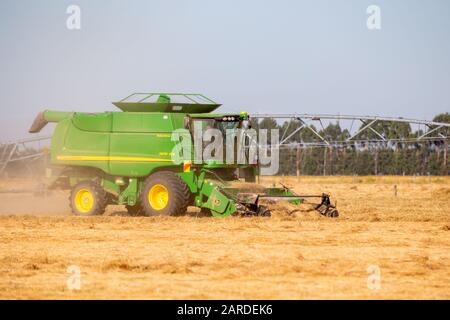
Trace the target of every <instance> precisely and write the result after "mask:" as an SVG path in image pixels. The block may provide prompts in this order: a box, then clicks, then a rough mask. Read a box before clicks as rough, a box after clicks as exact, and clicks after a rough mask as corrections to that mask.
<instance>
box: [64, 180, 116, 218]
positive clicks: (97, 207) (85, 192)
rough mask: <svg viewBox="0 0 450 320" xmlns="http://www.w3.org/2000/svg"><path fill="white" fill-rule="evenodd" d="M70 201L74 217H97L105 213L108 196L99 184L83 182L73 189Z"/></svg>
mask: <svg viewBox="0 0 450 320" xmlns="http://www.w3.org/2000/svg"><path fill="white" fill-rule="evenodd" d="M69 201H70V208H71V209H72V213H73V214H74V215H76V216H96V215H100V214H103V213H104V212H105V208H106V206H107V195H106V192H105V190H103V188H102V187H101V186H99V185H98V184H97V183H95V182H93V181H82V182H80V183H78V184H76V185H75V186H74V187H73V188H72V190H71V192H70V197H69Z"/></svg>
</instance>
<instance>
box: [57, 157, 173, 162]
mask: <svg viewBox="0 0 450 320" xmlns="http://www.w3.org/2000/svg"><path fill="white" fill-rule="evenodd" d="M56 159H57V160H61V161H131V162H172V160H171V159H161V158H145V157H111V156H57V157H56Z"/></svg>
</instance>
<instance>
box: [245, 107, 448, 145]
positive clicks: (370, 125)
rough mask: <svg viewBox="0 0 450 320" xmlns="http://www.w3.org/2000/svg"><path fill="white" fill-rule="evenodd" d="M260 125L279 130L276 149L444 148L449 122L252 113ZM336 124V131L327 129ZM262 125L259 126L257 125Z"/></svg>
mask: <svg viewBox="0 0 450 320" xmlns="http://www.w3.org/2000/svg"><path fill="white" fill-rule="evenodd" d="M251 119H257V120H258V122H259V123H260V124H261V121H263V120H264V119H273V120H275V121H276V123H277V125H278V127H279V128H280V136H279V137H280V140H279V141H280V142H279V144H278V146H279V147H280V148H288V149H290V148H299V147H300V148H309V147H334V148H340V147H348V146H375V147H389V146H395V145H398V144H407V143H410V144H414V143H433V142H439V143H444V144H446V145H447V142H448V140H449V139H450V123H441V122H434V121H426V120H415V119H405V118H392V117H378V116H351V115H329V114H297V113H292V114H252V115H251ZM336 123H337V124H339V128H340V129H337V128H334V129H333V128H332V127H328V125H330V124H336ZM261 126H263V125H261Z"/></svg>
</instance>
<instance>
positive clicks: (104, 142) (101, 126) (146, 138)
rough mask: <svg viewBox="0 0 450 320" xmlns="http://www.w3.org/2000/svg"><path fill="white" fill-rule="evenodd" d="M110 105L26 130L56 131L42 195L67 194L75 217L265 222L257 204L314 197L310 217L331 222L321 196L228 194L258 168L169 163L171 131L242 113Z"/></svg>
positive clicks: (204, 106) (166, 104)
mask: <svg viewBox="0 0 450 320" xmlns="http://www.w3.org/2000/svg"><path fill="white" fill-rule="evenodd" d="M180 101H181V102H180ZM114 105H115V106H117V107H118V108H119V109H121V110H122V112H103V113H80V112H61V111H44V112H41V113H40V114H39V115H38V116H37V117H36V119H35V121H34V123H33V125H32V126H31V128H30V130H29V132H30V133H37V132H39V131H40V130H41V129H42V128H43V127H44V126H45V125H46V124H47V123H49V122H56V123H57V125H56V127H55V130H54V134H53V136H52V141H51V150H50V159H51V160H50V167H49V169H50V170H48V175H47V179H48V182H47V188H48V189H63V190H70V206H71V209H72V212H73V213H74V214H75V215H100V214H103V213H104V211H105V208H106V207H107V206H108V205H125V206H126V208H127V210H128V212H129V213H130V214H131V215H146V216H154V215H180V214H184V213H185V212H186V210H187V207H188V206H195V207H198V208H201V211H202V212H203V213H207V214H211V215H212V216H214V217H226V216H230V215H259V216H270V210H269V208H268V207H267V206H266V205H261V203H262V202H264V203H265V202H267V203H269V204H270V203H272V202H274V201H282V200H284V201H290V202H291V203H295V204H299V203H302V202H305V201H306V200H307V198H316V197H317V198H318V199H320V203H317V204H315V205H314V208H315V209H316V210H317V211H319V212H320V213H321V214H323V215H325V216H328V217H337V216H338V212H337V210H336V208H335V206H333V205H332V204H331V203H330V198H329V196H328V195H326V194H323V195H319V196H306V195H305V196H300V195H296V194H294V193H293V192H291V191H290V190H289V189H288V188H286V187H281V188H265V189H263V188H261V189H258V190H249V189H242V188H233V187H231V186H230V182H233V181H241V180H245V181H247V182H254V181H255V177H256V175H257V174H258V170H259V168H258V165H251V164H227V163H220V162H217V161H216V162H214V161H212V162H211V161H204V162H201V163H197V162H190V161H184V162H183V163H177V162H176V161H174V160H173V159H172V155H173V148H174V146H175V144H176V143H177V142H176V141H172V139H171V137H172V133H173V132H174V131H175V130H177V129H189V130H191V128H193V127H194V125H195V123H196V122H199V123H200V124H201V125H202V126H203V127H205V126H206V125H207V126H209V127H213V128H216V129H219V130H224V128H226V129H230V128H231V129H238V128H242V127H243V125H244V123H245V122H248V121H249V116H248V115H247V113H245V112H242V113H240V114H217V113H212V112H213V111H214V110H216V109H217V108H218V107H219V106H220V104H218V103H216V102H214V101H213V100H211V99H209V98H207V97H205V96H204V95H201V94H169V93H145V94H143V93H136V94H132V95H130V96H128V97H126V98H125V99H123V100H121V101H119V102H114ZM193 152H194V151H193V150H192V153H193ZM239 179H241V180H239Z"/></svg>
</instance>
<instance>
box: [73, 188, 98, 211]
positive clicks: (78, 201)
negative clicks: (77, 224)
mask: <svg viewBox="0 0 450 320" xmlns="http://www.w3.org/2000/svg"><path fill="white" fill-rule="evenodd" d="M75 207H76V208H77V210H78V212H80V213H88V212H89V211H91V210H92V208H93V207H94V195H93V194H92V192H91V191H90V190H88V189H80V190H78V192H77V193H76V195H75Z"/></svg>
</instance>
